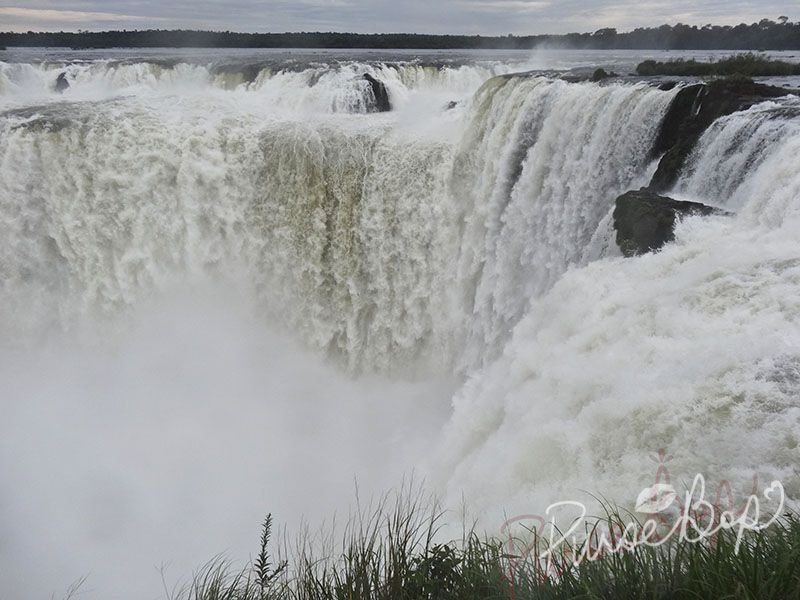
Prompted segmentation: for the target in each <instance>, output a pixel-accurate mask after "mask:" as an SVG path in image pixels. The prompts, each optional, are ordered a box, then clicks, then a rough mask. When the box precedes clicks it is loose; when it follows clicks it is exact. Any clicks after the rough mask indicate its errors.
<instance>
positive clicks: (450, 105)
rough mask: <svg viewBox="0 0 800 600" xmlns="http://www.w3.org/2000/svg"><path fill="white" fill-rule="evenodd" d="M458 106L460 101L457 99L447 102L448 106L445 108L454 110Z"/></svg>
mask: <svg viewBox="0 0 800 600" xmlns="http://www.w3.org/2000/svg"><path fill="white" fill-rule="evenodd" d="M456 106H458V102H456V101H455V100H451V101H450V102H448V103H447V106H445V107H444V109H445V110H453V109H454V108H455V107H456Z"/></svg>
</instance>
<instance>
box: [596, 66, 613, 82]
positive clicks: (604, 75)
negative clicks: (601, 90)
mask: <svg viewBox="0 0 800 600" xmlns="http://www.w3.org/2000/svg"><path fill="white" fill-rule="evenodd" d="M617 76H618V75H617V74H616V73H614V72H613V71H612V72H611V73H609V72H607V71H606V70H605V69H597V70H596V71H595V72H594V74H592V79H591V80H592V81H594V82H595V83H597V82H598V81H603V79H608V78H609V77H617Z"/></svg>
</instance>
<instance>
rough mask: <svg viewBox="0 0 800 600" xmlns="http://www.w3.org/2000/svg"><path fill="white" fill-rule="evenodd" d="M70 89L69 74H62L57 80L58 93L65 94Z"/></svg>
mask: <svg viewBox="0 0 800 600" xmlns="http://www.w3.org/2000/svg"><path fill="white" fill-rule="evenodd" d="M68 89H69V81H67V74H66V73H61V74H60V75H59V76H58V79H56V91H57V92H58V93H61V92H65V91H66V90H68Z"/></svg>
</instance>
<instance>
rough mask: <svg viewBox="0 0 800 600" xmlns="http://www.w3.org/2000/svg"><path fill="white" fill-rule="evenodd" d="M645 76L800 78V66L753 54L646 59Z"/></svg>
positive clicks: (642, 69) (639, 69) (641, 69)
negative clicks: (712, 58)
mask: <svg viewBox="0 0 800 600" xmlns="http://www.w3.org/2000/svg"><path fill="white" fill-rule="evenodd" d="M636 72H637V73H638V74H639V75H642V76H653V75H678V76H687V77H689V76H691V77H731V76H737V75H738V76H744V77H782V76H790V75H800V64H793V63H788V62H784V61H781V60H769V59H767V58H764V57H762V56H758V55H757V54H753V53H752V52H750V53H746V54H739V55H736V56H731V57H730V58H723V59H722V60H719V61H716V62H698V61H696V60H694V59H691V60H684V59H676V60H670V61H667V62H657V61H655V60H646V61H644V62H643V63H641V64H639V66H638V67H636Z"/></svg>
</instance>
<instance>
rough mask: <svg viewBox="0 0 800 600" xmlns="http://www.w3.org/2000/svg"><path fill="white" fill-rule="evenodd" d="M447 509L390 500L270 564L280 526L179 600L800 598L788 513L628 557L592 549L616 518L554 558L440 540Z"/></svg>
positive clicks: (532, 541)
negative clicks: (249, 556)
mask: <svg viewBox="0 0 800 600" xmlns="http://www.w3.org/2000/svg"><path fill="white" fill-rule="evenodd" d="M442 517H443V513H442V512H441V511H439V510H438V508H437V507H436V505H435V504H432V505H431V506H428V505H426V504H424V503H421V502H420V501H419V498H417V499H416V500H414V501H403V500H398V501H397V502H396V503H395V504H394V505H393V506H392V507H388V505H387V503H386V502H385V501H384V502H382V503H380V505H379V506H378V507H377V508H376V509H374V510H373V511H371V512H369V513H368V514H366V516H365V515H364V514H362V513H360V512H359V514H358V515H356V517H355V518H353V519H351V520H350V521H349V522H348V524H347V527H346V529H345V532H344V534H343V535H342V536H341V537H340V538H338V539H339V540H340V541H339V544H340V546H339V547H338V549H334V548H335V546H334V544H333V538H332V537H331V536H328V537H326V538H325V539H323V540H313V541H312V540H310V539H309V538H308V537H304V538H302V539H301V541H300V542H298V544H297V547H296V549H295V550H294V556H293V558H292V560H291V561H288V562H287V561H278V563H277V566H276V567H275V568H273V567H272V566H271V559H270V555H269V552H268V548H267V546H268V545H269V542H270V532H271V526H272V519H271V517H268V518H267V520H266V522H265V523H264V527H263V529H262V535H261V545H260V552H259V554H258V556H257V558H256V559H255V561H254V563H253V566H252V568H251V569H248V570H246V571H243V572H232V571H231V570H230V568H229V566H228V565H227V564H225V563H215V564H211V565H209V566H207V567H206V568H205V569H204V570H203V571H202V572H201V574H200V575H198V576H197V577H196V578H195V580H194V583H193V585H192V586H191V588H190V589H189V590H188V591H185V592H183V593H181V594H177V595H175V596H174V600H222V599H225V600H284V599H285V600H316V599H320V600H493V599H498V600H500V599H502V600H529V599H530V600H534V599H537V600H538V599H542V600H551V599H572V598H582V599H609V600H612V599H613V600H616V599H619V598H628V599H662V598H663V599H672V598H676V599H684V598H685V599H700V598H702V599H716V598H720V599H724V598H731V599H734V598H735V599H740V598H752V599H762V598H763V599H775V600H778V599H790V598H799V599H800V519H798V517H797V516H795V515H793V514H790V515H786V516H785V517H784V518H783V519H781V520H780V521H779V522H777V523H776V524H775V525H773V526H772V527H770V528H769V529H766V530H763V531H755V532H749V533H748V534H747V535H745V536H744V537H743V538H742V540H741V543H740V544H737V533H736V532H735V531H734V530H729V531H725V530H723V531H720V532H719V533H718V534H717V535H714V536H713V537H711V538H709V539H705V540H703V541H699V542H687V541H676V542H673V543H669V544H665V545H662V546H660V547H653V546H647V545H633V546H632V547H631V548H630V549H629V550H626V551H622V552H589V553H588V554H589V555H591V556H592V557H593V559H592V560H583V561H580V562H579V563H577V564H576V561H575V557H576V556H586V555H587V548H586V545H587V544H590V545H591V544H597V530H598V528H599V527H603V528H604V530H605V531H615V530H616V531H623V529H624V526H625V524H626V523H627V524H629V523H630V517H629V518H627V519H623V517H622V516H621V515H620V514H619V513H616V512H613V511H609V512H608V514H607V516H606V517H604V518H603V519H598V520H597V522H596V524H595V526H594V528H593V529H590V530H587V531H586V532H585V533H586V535H585V536H584V541H581V542H576V543H574V544H566V545H564V546H562V547H560V548H559V550H558V551H557V553H555V554H554V555H552V556H549V557H547V558H546V559H545V558H543V557H545V556H546V550H547V548H548V545H547V543H546V541H545V540H543V539H542V538H540V537H538V536H536V535H532V536H530V537H529V538H528V539H526V540H523V539H521V538H520V539H514V540H498V539H488V538H482V537H480V536H478V535H477V534H476V533H475V531H474V530H472V531H468V532H465V534H464V536H463V539H461V540H457V541H450V542H439V543H437V542H435V541H434V540H436V539H438V537H440V533H441V525H442Z"/></svg>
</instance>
